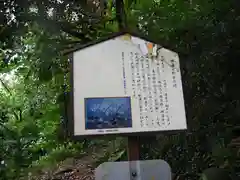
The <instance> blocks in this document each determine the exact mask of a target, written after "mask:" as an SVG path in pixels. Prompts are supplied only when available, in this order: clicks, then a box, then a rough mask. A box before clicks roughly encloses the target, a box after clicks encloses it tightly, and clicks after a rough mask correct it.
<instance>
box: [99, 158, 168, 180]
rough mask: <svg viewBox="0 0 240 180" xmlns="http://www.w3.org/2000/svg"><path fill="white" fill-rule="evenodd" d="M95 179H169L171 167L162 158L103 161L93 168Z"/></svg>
mask: <svg viewBox="0 0 240 180" xmlns="http://www.w3.org/2000/svg"><path fill="white" fill-rule="evenodd" d="M95 179H96V180H171V179H172V173H171V168H170V166H169V165H168V163H167V162H166V161H163V160H147V161H130V162H129V161H123V162H105V163H103V164H101V165H100V166H98V167H97V169H96V170H95Z"/></svg>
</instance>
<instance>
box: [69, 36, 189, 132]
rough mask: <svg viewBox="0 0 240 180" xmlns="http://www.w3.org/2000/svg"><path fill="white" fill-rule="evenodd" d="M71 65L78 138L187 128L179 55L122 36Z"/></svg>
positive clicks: (95, 46)
mask: <svg viewBox="0 0 240 180" xmlns="http://www.w3.org/2000/svg"><path fill="white" fill-rule="evenodd" d="M72 61H73V69H72V76H73V88H72V91H73V125H74V126H73V127H74V128H73V131H74V136H81V135H101V134H102V135H103V134H121V133H141V132H158V131H169V130H183V129H186V128H187V125H186V117H185V108H184V99H183V91H182V82H181V73H180V64H179V57H178V54H177V53H175V52H172V51H170V50H168V49H165V48H162V47H161V46H160V45H158V44H154V43H151V42H148V41H145V40H144V39H141V38H139V37H135V36H131V35H129V34H123V35H120V36H117V37H114V38H112V39H108V40H105V41H102V42H100V43H97V44H93V45H91V46H87V47H85V48H83V49H80V50H77V51H75V52H73V55H72Z"/></svg>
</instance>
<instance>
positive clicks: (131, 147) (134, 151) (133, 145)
mask: <svg viewBox="0 0 240 180" xmlns="http://www.w3.org/2000/svg"><path fill="white" fill-rule="evenodd" d="M127 143H128V147H127V150H128V161H137V160H139V158H140V142H139V136H128V142H127Z"/></svg>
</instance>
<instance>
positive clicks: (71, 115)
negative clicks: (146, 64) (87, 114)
mask: <svg viewBox="0 0 240 180" xmlns="http://www.w3.org/2000/svg"><path fill="white" fill-rule="evenodd" d="M125 34H129V35H131V36H134V37H138V38H141V39H143V40H145V41H148V42H151V43H154V44H158V45H160V46H161V47H162V48H166V49H169V50H172V48H168V46H165V45H163V46H162V45H161V43H159V42H157V41H156V40H153V39H150V38H148V37H146V36H143V35H140V34H138V33H136V32H131V31H128V30H124V31H120V32H116V33H112V34H110V35H108V36H106V37H102V38H99V39H98V40H96V41H92V42H90V43H87V44H84V45H80V46H77V47H76V48H74V49H73V50H71V51H69V52H66V53H64V54H65V55H68V57H69V59H70V83H71V84H70V85H71V88H70V89H71V92H70V96H71V98H70V109H71V112H68V123H67V125H68V131H69V134H70V135H71V138H72V139H73V140H81V139H83V138H86V137H88V138H90V137H106V136H108V137H109V136H119V135H120V136H123V137H129V136H131V137H134V136H153V135H156V134H160V133H161V134H163V133H164V134H173V133H174V134H175V133H179V132H186V130H170V131H169V130H168V131H148V132H132V133H113V134H89V135H77V136H75V135H74V91H73V87H74V78H73V66H74V61H73V53H74V52H76V51H79V50H82V49H84V48H87V47H90V46H93V45H96V44H99V43H102V42H104V41H108V40H111V39H113V38H116V37H118V36H122V35H125ZM173 51H174V50H173ZM174 52H176V51H174ZM183 95H184V94H183Z"/></svg>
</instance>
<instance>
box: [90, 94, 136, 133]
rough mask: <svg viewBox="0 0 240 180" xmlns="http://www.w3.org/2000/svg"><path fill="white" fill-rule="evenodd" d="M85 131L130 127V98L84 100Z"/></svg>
mask: <svg viewBox="0 0 240 180" xmlns="http://www.w3.org/2000/svg"><path fill="white" fill-rule="evenodd" d="M85 115H86V117H85V121H86V129H111V128H128V127H132V114H131V100H130V97H105V98H86V99H85Z"/></svg>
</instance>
